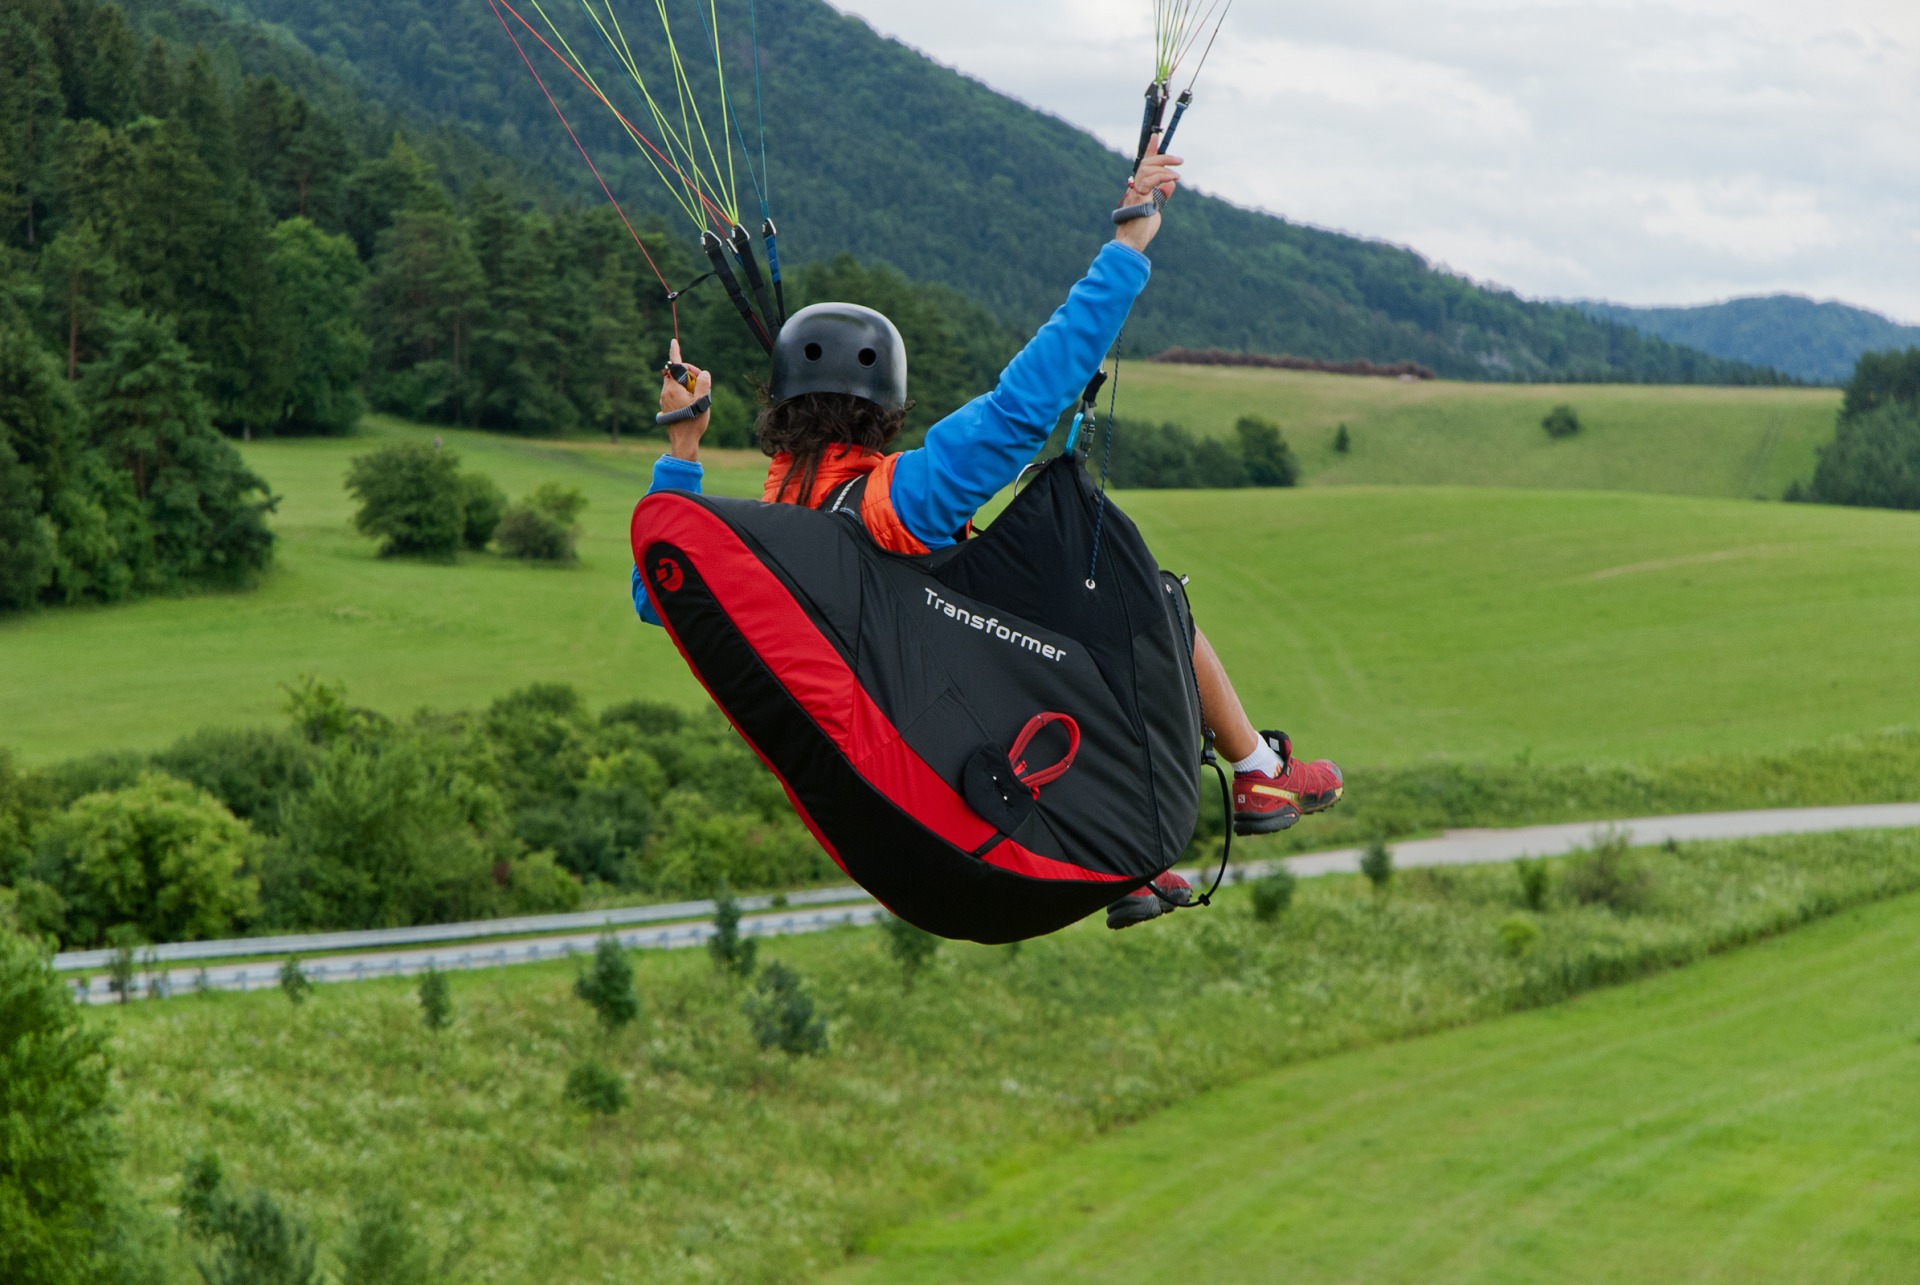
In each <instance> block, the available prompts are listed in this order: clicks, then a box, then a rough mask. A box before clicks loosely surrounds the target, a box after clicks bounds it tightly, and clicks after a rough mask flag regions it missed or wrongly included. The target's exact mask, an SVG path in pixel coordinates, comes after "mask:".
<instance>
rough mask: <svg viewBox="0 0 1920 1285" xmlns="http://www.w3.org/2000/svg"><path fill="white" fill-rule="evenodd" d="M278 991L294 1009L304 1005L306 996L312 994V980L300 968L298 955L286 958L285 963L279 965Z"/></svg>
mask: <svg viewBox="0 0 1920 1285" xmlns="http://www.w3.org/2000/svg"><path fill="white" fill-rule="evenodd" d="M280 989H281V990H282V991H283V992H285V994H286V997H287V1001H288V1002H289V1003H291V1004H292V1005H293V1006H294V1007H295V1008H298V1007H300V1005H302V1004H304V1003H306V1002H307V998H308V996H310V995H312V994H313V979H312V978H311V977H308V976H307V973H306V970H305V969H304V968H301V967H300V957H299V956H298V955H289V956H287V962H286V963H284V964H282V965H280Z"/></svg>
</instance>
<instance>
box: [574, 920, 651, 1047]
mask: <svg viewBox="0 0 1920 1285" xmlns="http://www.w3.org/2000/svg"><path fill="white" fill-rule="evenodd" d="M573 993H574V994H575V995H578V996H579V997H580V998H581V999H583V1000H585V1001H586V1002H587V1003H588V1004H590V1005H592V1006H593V1011H594V1014H595V1015H596V1016H598V1017H599V1019H600V1025H601V1027H602V1028H603V1029H605V1030H607V1031H617V1030H619V1029H620V1028H621V1027H623V1026H625V1025H627V1024H628V1023H629V1022H631V1021H633V1020H634V1019H635V1018H637V1017H639V1016H640V996H639V995H638V994H636V993H635V991H634V989H633V961H632V960H630V959H628V958H627V952H626V951H624V950H622V949H621V948H620V939H619V938H617V937H615V936H614V935H613V934H612V933H610V932H609V933H602V934H601V936H600V940H599V941H598V942H596V943H595V944H594V947H593V962H592V963H591V964H589V965H588V966H587V967H586V968H585V969H583V970H582V971H581V973H580V975H579V976H578V977H576V978H575V979H574V982H573Z"/></svg>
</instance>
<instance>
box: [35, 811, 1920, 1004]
mask: <svg viewBox="0 0 1920 1285" xmlns="http://www.w3.org/2000/svg"><path fill="white" fill-rule="evenodd" d="M1609 826H1611V827H1613V828H1615V829H1618V830H1621V831H1623V832H1625V833H1626V835H1627V836H1628V838H1629V841H1630V842H1632V843H1633V844H1635V845H1638V846H1647V845H1652V844H1658V843H1665V842H1666V841H1667V840H1669V839H1672V840H1674V841H1676V842H1680V843H1690V842H1696V841H1700V840H1707V839H1746V838H1760V837H1764V836H1771V835H1786V834H1821V833H1831V832H1834V831H1842V830H1894V829H1911V828H1920V803H1885V804H1867V805H1860V806H1851V807H1834V808H1790V809H1780V810H1776V811H1765V812H1715V813H1705V814H1700V815H1695V816H1672V817H1636V818H1632V819H1629V820H1625V821H1612V822H1606V821H1599V822H1595V821H1587V822H1580V823H1577V824H1573V825H1544V826H1527V827H1524V828H1520V829H1513V830H1453V831H1449V832H1448V833H1447V834H1446V835H1445V836H1444V837H1442V838H1438V839H1414V840H1409V841H1408V842H1405V843H1400V844H1396V845H1394V849H1393V856H1394V864H1395V865H1397V866H1399V867H1401V868H1403V869H1411V868H1418V867H1422V866H1465V865H1486V864H1490V863H1494V862H1501V861H1512V860H1514V859H1516V858H1518V857H1548V856H1563V855H1565V854H1566V853H1569V852H1572V851H1574V850H1575V849H1576V848H1581V847H1586V846H1589V845H1591V843H1592V842H1593V839H1594V836H1595V834H1596V832H1598V831H1601V830H1604V829H1606V828H1608V827H1609ZM1360 856H1361V850H1360V849H1358V848H1347V849H1341V850H1339V851H1334V852H1316V853H1312V854H1310V855H1307V856H1301V857H1287V858H1276V859H1272V860H1267V861H1249V862H1241V863H1237V864H1236V865H1235V867H1234V868H1233V869H1232V870H1230V871H1229V872H1228V879H1229V880H1230V881H1231V882H1235V883H1238V882H1240V881H1242V880H1245V879H1251V878H1257V877H1258V876H1260V875H1262V874H1265V873H1267V872H1269V871H1270V870H1272V869H1273V868H1275V867H1276V866H1280V865H1285V866H1287V867H1288V868H1289V869H1291V870H1292V871H1293V872H1294V873H1295V874H1298V875H1300V876H1301V877H1303V878H1311V877H1313V876H1316V875H1327V874H1351V873H1353V872H1355V871H1357V870H1359V868H1360ZM1185 873H1186V874H1187V875H1188V877H1189V878H1192V879H1194V880H1195V881H1198V880H1200V879H1201V878H1203V877H1204V878H1206V879H1209V880H1210V879H1211V878H1212V877H1213V870H1212V868H1211V867H1209V868H1206V869H1204V870H1201V869H1192V870H1187V871H1185ZM771 900H772V899H771V898H767V897H752V898H742V899H741V905H742V908H743V909H747V910H754V911H763V912H764V911H768V910H769V909H770V906H771ZM786 900H787V903H788V905H787V907H786V908H785V909H781V910H774V911H771V913H757V914H750V915H748V916H746V917H745V918H743V919H742V920H741V924H740V929H741V932H742V933H743V934H744V935H747V936H752V937H781V936H791V935H793V934H796V933H808V932H823V931H826V930H828V929H832V928H844V927H854V926H858V925H862V924H870V923H873V922H874V921H875V920H876V919H878V918H879V917H880V914H881V910H880V907H879V906H878V905H877V904H876V903H875V902H874V900H873V899H872V898H871V897H869V896H868V895H867V894H866V893H864V892H862V891H861V890H860V889H858V888H854V887H843V888H821V889H814V890H812V891H809V892H803V893H791V894H789V895H788V896H787V898H786ZM713 910H714V906H713V903H712V902H710V901H689V902H678V903H675V904H673V905H665V906H642V907H635V908H631V909H627V910H609V911H592V912H588V913H586V914H580V915H545V916H537V917H531V918H522V919H510V920H489V921H485V922H482V923H467V924H439V925H432V926H429V927H426V928H411V929H396V930H391V931H379V932H364V933H312V934H307V935H304V936H298V937H279V938H260V937H256V938H241V939H238V940H234V941H220V942H186V943H180V944H177V945H170V946H160V947H156V948H155V954H156V957H157V958H158V960H159V962H160V968H159V969H156V970H154V971H150V972H146V973H143V975H142V977H141V979H140V981H139V982H138V984H137V993H139V994H142V995H147V994H156V995H159V996H160V997H162V998H164V997H166V996H168V995H178V994H182V993H186V992H191V991H192V990H194V989H196V988H198V987H205V988H207V989H212V990H239V991H245V990H260V989H264V988H270V987H273V986H275V985H277V984H278V981H279V973H280V965H279V964H275V963H257V962H256V963H248V964H219V963H217V962H212V963H209V962H205V961H218V960H220V959H232V958H234V957H236V956H242V955H244V956H249V957H252V958H254V959H258V958H259V957H260V956H262V955H295V954H297V955H301V956H321V955H324V956H325V957H324V958H313V959H309V960H307V961H306V962H305V963H303V965H302V967H303V968H304V970H305V971H306V973H307V975H308V977H309V978H311V979H312V980H313V981H315V982H321V983H329V982H357V981H369V980H372V979H373V978H376V977H406V976H412V975H414V974H417V973H421V972H424V971H426V970H427V969H428V968H430V967H432V968H439V969H442V970H465V969H475V968H503V967H506V966H508V965H512V964H533V963H540V962H543V961H551V960H554V959H561V958H566V957H568V956H570V955H573V954H576V953H582V952H585V951H590V950H592V949H593V945H594V942H595V941H596V940H597V938H598V937H599V935H600V934H601V933H602V932H604V931H608V930H610V929H611V930H613V931H615V932H616V933H617V935H618V937H619V939H620V943H621V944H622V945H623V946H627V947H629V948H630V949H635V950H641V949H652V950H677V949H685V948H688V947H692V946H701V945H704V944H705V943H706V941H707V939H708V938H709V937H711V936H712V935H713V925H712V924H711V923H710V922H708V918H709V917H710V916H711V915H712V914H713ZM675 921H678V922H675ZM634 925H652V926H644V927H635V926H634ZM530 934H539V935H530ZM509 936H511V937H516V938H517V940H513V941H499V942H496V943H494V944H486V943H484V942H477V939H482V938H488V937H494V938H498V937H509ZM432 942H440V943H442V944H441V945H439V946H437V947H432V946H429V947H428V948H426V949H418V948H416V949H399V947H401V946H406V945H414V946H418V944H420V943H432ZM449 942H451V943H458V944H452V945H449V944H445V943H449ZM339 952H347V953H339ZM106 963H107V952H105V951H87V952H73V953H70V954H66V955H61V956H57V957H56V959H55V961H54V966H55V967H56V968H58V969H60V970H62V971H68V972H79V971H81V970H88V969H101V968H104V967H105V966H106ZM181 965H186V966H185V967H182V966H181ZM76 994H77V995H79V996H80V998H82V999H83V1000H84V1001H85V1002H88V1003H106V1002H109V1001H111V1000H113V999H114V998H115V996H114V995H113V993H112V992H111V990H110V989H109V987H108V983H107V979H106V978H105V977H104V976H96V977H88V978H79V979H76Z"/></svg>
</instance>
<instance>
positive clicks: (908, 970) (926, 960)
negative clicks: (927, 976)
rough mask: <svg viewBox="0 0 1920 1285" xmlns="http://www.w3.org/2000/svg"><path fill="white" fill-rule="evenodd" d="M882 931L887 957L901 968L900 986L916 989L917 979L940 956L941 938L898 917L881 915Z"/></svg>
mask: <svg viewBox="0 0 1920 1285" xmlns="http://www.w3.org/2000/svg"><path fill="white" fill-rule="evenodd" d="M880 929H881V931H882V932H883V933H884V934H885V935H886V939H887V954H888V955H890V956H892V957H893V962H894V963H896V964H898V965H899V966H900V984H901V985H902V986H903V987H905V988H906V989H907V990H912V989H913V980H914V978H916V977H918V976H919V975H920V970H921V969H923V968H925V967H926V966H927V965H928V964H931V963H932V962H933V957H934V956H935V955H937V954H939V953H940V939H939V938H938V937H936V936H934V935H933V934H932V933H930V932H927V931H926V930H925V929H922V928H916V927H914V926H913V925H912V924H910V923H908V922H907V921H906V920H904V919H902V918H900V917H899V916H898V915H889V914H882V915H881V916H880Z"/></svg>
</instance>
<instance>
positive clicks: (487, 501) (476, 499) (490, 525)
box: [460, 473, 507, 553]
mask: <svg viewBox="0 0 1920 1285" xmlns="http://www.w3.org/2000/svg"><path fill="white" fill-rule="evenodd" d="M460 507H461V511H462V513H463V514H464V526H463V527H462V529H461V535H460V539H461V543H463V544H465V545H466V546H467V547H468V548H469V549H472V550H474V551H475V552H476V553H477V552H479V551H480V550H481V549H484V548H486V547H487V545H488V544H490V543H491V542H492V541H493V533H494V532H495V531H497V530H499V529H500V520H501V519H502V518H503V517H505V516H506V512H507V493H506V492H505V491H502V490H501V489H500V488H499V487H497V486H495V485H494V484H493V479H492V478H490V477H487V476H486V475H485V474H482V473H462V474H461V475H460Z"/></svg>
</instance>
